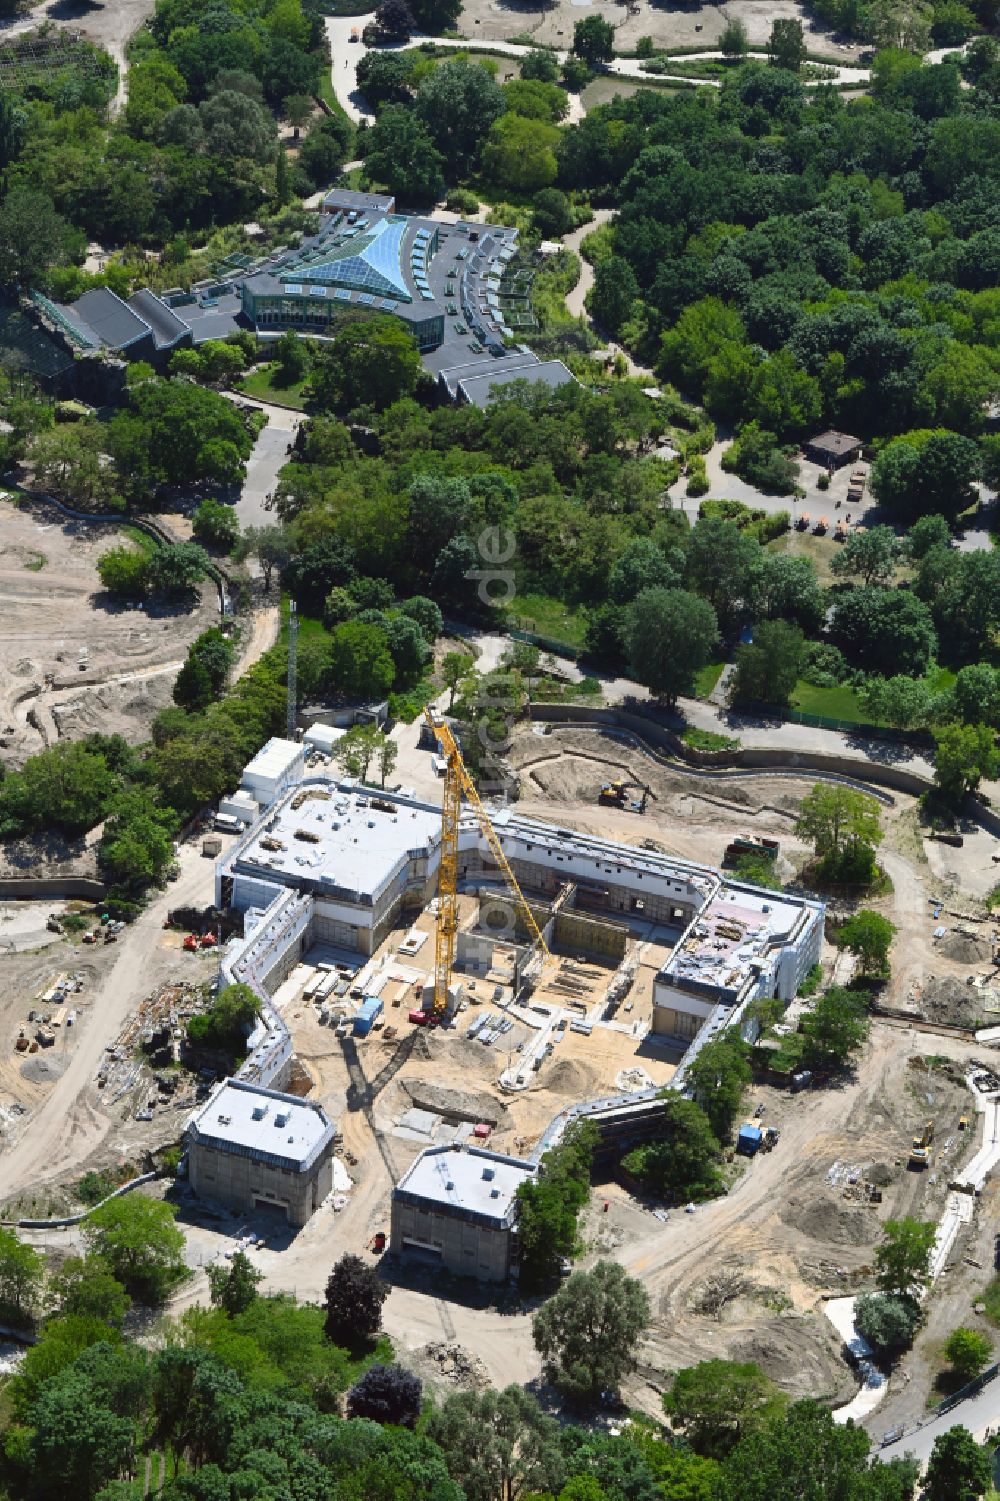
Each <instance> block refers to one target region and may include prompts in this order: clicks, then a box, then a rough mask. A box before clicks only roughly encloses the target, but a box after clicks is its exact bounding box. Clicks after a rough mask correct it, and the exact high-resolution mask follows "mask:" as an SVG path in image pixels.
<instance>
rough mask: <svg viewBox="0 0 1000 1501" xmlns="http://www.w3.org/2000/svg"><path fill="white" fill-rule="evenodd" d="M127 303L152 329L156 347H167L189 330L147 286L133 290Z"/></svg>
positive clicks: (175, 342) (184, 335)
mask: <svg viewBox="0 0 1000 1501" xmlns="http://www.w3.org/2000/svg"><path fill="white" fill-rule="evenodd" d="M128 305H129V307H130V308H131V309H132V311H133V313H135V314H136V315H137V316H138V317H140V318H141V319H142V320H143V321H144V322H145V323H147V324H148V325H149V327H150V328H151V329H152V330H153V339H154V341H155V343H156V347H157V349H169V348H170V347H171V346H172V345H174V344H177V343H179V342H180V340H181V339H183V338H185V337H186V335H187V334H188V332H189V329H188V326H187V324H186V323H185V322H184V321H183V320H182V319H180V318H178V316H177V314H176V313H175V312H174V311H173V309H172V308H168V307H167V305H166V303H165V302H161V301H160V299H159V298H158V297H157V295H156V293H155V292H151V291H150V290H149V288H148V287H140V289H139V291H138V292H133V293H132V296H131V297H130V298H129V300H128Z"/></svg>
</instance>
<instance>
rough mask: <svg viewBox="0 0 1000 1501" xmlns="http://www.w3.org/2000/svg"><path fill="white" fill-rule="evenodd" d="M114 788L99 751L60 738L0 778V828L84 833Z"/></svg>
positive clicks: (100, 813)
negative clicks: (59, 741)
mask: <svg viewBox="0 0 1000 1501" xmlns="http://www.w3.org/2000/svg"><path fill="white" fill-rule="evenodd" d="M117 790H118V779H117V777H116V776H115V775H114V774H113V772H112V771H111V768H110V767H109V765H108V762H107V758H106V756H105V755H104V753H103V751H102V750H100V749H99V748H97V747H95V746H90V745H87V744H86V742H84V741H64V742H62V743H60V744H59V745H53V746H50V747H49V748H48V749H46V750H43V751H39V752H38V754H37V755H34V756H30V757H29V758H28V760H27V761H26V762H25V764H24V766H23V767H22V769H21V770H20V771H19V772H8V773H7V775H6V777H4V778H3V780H2V781H0V830H2V831H3V833H5V834H9V833H19V834H20V833H25V832H28V831H30V830H33V829H39V828H56V829H61V830H63V831H64V832H65V833H67V834H70V835H75V834H83V833H85V832H86V830H87V829H92V828H93V826H94V824H95V823H98V822H99V821H100V820H101V818H102V817H103V816H104V813H105V811H106V809H107V807H108V805H109V803H110V801H111V798H112V797H113V796H114V794H115V793H116V792H117Z"/></svg>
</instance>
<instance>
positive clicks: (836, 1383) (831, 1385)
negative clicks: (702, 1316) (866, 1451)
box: [727, 1316, 851, 1401]
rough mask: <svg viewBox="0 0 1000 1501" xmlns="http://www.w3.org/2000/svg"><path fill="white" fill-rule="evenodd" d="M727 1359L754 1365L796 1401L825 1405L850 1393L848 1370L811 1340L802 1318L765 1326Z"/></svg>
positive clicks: (740, 1342)
mask: <svg viewBox="0 0 1000 1501" xmlns="http://www.w3.org/2000/svg"><path fill="white" fill-rule="evenodd" d="M807 1327H808V1326H807ZM810 1332H811V1331H810ZM727 1357H728V1359H729V1360H737V1361H753V1362H754V1364H755V1365H759V1366H760V1368H761V1370H762V1371H763V1372H764V1374H765V1375H766V1376H770V1378H771V1380H772V1381H776V1382H777V1384H778V1385H779V1386H780V1387H781V1388H782V1389H783V1390H784V1391H786V1392H788V1394H789V1395H790V1396H791V1397H793V1398H795V1397H807V1396H808V1397H816V1398H817V1399H818V1400H820V1401H822V1400H823V1399H824V1398H827V1399H829V1398H833V1397H835V1396H838V1397H839V1396H843V1395H845V1394H846V1393H847V1392H848V1391H849V1382H850V1379H851V1378H850V1373H849V1372H848V1370H847V1369H846V1368H845V1367H842V1366H841V1365H840V1362H839V1361H838V1360H837V1359H836V1358H835V1356H834V1354H833V1351H832V1349H827V1348H824V1347H823V1346H822V1345H817V1344H814V1343H813V1342H812V1341H811V1340H810V1339H809V1337H808V1335H807V1333H806V1329H804V1328H803V1327H802V1323H801V1321H800V1319H799V1318H795V1317H792V1318H790V1317H788V1316H785V1317H783V1318H780V1319H770V1320H768V1321H766V1322H765V1323H762V1324H761V1325H760V1327H759V1328H757V1329H755V1330H754V1332H753V1333H752V1334H748V1335H747V1336H746V1337H745V1338H744V1339H742V1340H738V1341H737V1342H736V1343H735V1344H733V1345H731V1346H730V1348H729V1350H728V1351H727Z"/></svg>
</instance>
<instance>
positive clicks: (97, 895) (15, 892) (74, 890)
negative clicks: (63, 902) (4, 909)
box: [0, 876, 108, 902]
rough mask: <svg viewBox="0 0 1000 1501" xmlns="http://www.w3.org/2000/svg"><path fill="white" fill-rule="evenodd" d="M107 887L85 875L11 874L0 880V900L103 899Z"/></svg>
mask: <svg viewBox="0 0 1000 1501" xmlns="http://www.w3.org/2000/svg"><path fill="white" fill-rule="evenodd" d="M107 889H108V888H107V887H106V886H105V885H104V883H103V882H102V881H91V880H88V878H87V877H86V876H30V877H24V878H23V879H22V878H21V877H17V876H12V877H11V878H10V879H9V880H3V881H0V901H8V902H15V901H18V900H19V899H20V900H25V899H29V898H31V897H47V896H48V897H53V898H55V897H72V896H76V897H81V898H83V899H84V900H85V901H88V902H100V901H102V900H103V899H104V896H105V894H106V892H107Z"/></svg>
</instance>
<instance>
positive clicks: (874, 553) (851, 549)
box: [830, 518, 940, 585]
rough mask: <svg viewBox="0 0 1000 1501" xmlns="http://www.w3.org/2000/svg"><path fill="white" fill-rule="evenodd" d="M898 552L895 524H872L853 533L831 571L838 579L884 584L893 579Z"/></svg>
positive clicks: (833, 563) (834, 561) (831, 565)
mask: <svg viewBox="0 0 1000 1501" xmlns="http://www.w3.org/2000/svg"><path fill="white" fill-rule="evenodd" d="M938 519H940V518H938ZM898 552H899V546H898V543H897V542H896V534H895V532H894V531H893V529H892V527H891V526H870V527H867V528H866V529H865V530H863V531H859V532H851V534H850V536H849V537H848V538H847V541H846V542H845V543H844V544H843V546H842V547H841V549H840V551H839V552H838V553H837V556H836V557H835V558H834V560H833V562H832V563H831V564H830V572H831V573H832V574H834V576H835V577H837V578H860V579H861V581H862V583H864V584H865V585H870V584H882V583H885V582H886V580H888V579H891V578H892V575H893V573H894V572H895V569H896V557H897V554H898Z"/></svg>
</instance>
